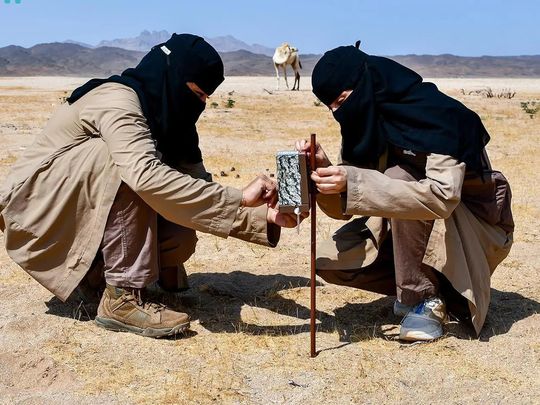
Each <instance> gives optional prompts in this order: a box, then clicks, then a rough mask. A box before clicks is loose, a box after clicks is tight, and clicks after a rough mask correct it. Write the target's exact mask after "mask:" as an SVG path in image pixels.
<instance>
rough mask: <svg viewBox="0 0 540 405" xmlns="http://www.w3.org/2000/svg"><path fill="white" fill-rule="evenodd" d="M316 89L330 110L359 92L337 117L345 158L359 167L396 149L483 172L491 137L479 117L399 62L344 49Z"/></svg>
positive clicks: (332, 55) (330, 56)
mask: <svg viewBox="0 0 540 405" xmlns="http://www.w3.org/2000/svg"><path fill="white" fill-rule="evenodd" d="M312 84H313V93H315V95H316V96H317V97H318V98H319V99H320V100H321V101H323V102H324V103H325V104H326V105H330V104H331V103H332V102H333V101H334V100H335V99H336V98H337V97H338V96H339V95H340V94H341V92H342V91H344V90H350V89H353V92H352V93H351V94H350V95H349V97H348V98H347V100H345V102H344V103H343V104H342V105H341V107H340V108H338V109H337V110H336V111H335V112H334V117H335V118H336V120H337V121H338V122H339V123H340V125H341V135H342V140H343V144H342V147H343V150H342V155H343V158H344V159H345V160H347V161H349V162H351V163H353V164H355V165H358V166H362V167H372V166H374V165H376V163H377V161H378V159H379V157H380V156H381V155H382V153H384V151H385V149H386V146H387V143H391V144H393V145H395V146H398V147H400V148H403V149H409V150H413V151H417V152H425V153H439V154H445V155H450V156H453V157H455V158H456V159H458V160H460V161H462V162H465V163H466V164H467V169H471V170H476V171H479V170H480V169H481V168H482V149H483V148H484V145H485V144H487V142H488V141H489V135H488V133H487V131H486V129H485V128H484V126H483V124H482V122H481V120H480V118H479V117H478V115H477V114H476V113H474V112H473V111H471V110H469V109H468V108H467V107H465V106H464V105H463V104H461V103H460V102H459V101H457V100H454V99H453V98H451V97H448V96H446V95H445V94H443V93H441V92H440V91H439V90H438V89H437V87H436V86H435V85H434V84H432V83H423V82H422V78H421V77H420V76H419V75H418V74H416V73H415V72H413V71H412V70H410V69H408V68H406V67H405V66H402V65H400V64H399V63H397V62H394V61H392V60H390V59H387V58H381V57H376V56H370V55H367V54H365V53H364V52H362V51H360V50H358V49H356V48H355V47H353V46H347V47H339V48H336V49H333V50H331V51H329V52H327V53H325V54H324V56H323V57H322V58H321V59H320V60H319V62H318V63H317V65H316V66H315V68H314V70H313V74H312Z"/></svg>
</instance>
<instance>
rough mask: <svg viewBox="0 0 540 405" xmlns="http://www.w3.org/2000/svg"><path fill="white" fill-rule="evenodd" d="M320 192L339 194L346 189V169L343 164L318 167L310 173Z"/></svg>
mask: <svg viewBox="0 0 540 405" xmlns="http://www.w3.org/2000/svg"><path fill="white" fill-rule="evenodd" d="M311 180H313V181H314V182H315V185H316V186H317V190H319V192H320V193H321V194H339V193H343V192H345V191H347V171H346V170H345V168H344V167H343V166H329V167H319V168H318V169H317V170H316V171H314V172H312V173H311Z"/></svg>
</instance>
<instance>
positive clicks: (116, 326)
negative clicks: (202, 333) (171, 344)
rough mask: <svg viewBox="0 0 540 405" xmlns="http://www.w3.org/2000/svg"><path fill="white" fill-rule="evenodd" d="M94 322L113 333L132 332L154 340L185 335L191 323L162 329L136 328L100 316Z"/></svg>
mask: <svg viewBox="0 0 540 405" xmlns="http://www.w3.org/2000/svg"><path fill="white" fill-rule="evenodd" d="M94 321H95V323H96V325H97V326H99V327H100V328H104V329H107V330H110V331H113V332H130V333H135V334H136V335H140V336H146V337H153V338H160V337H165V336H173V335H176V334H179V333H183V332H185V331H186V330H187V329H188V328H189V321H188V322H185V323H182V324H179V325H176V326H174V327H172V328H162V329H154V328H145V329H142V328H137V327H136V326H130V325H126V324H124V323H122V322H119V321H116V320H114V319H109V318H100V317H98V316H96V318H95V319H94Z"/></svg>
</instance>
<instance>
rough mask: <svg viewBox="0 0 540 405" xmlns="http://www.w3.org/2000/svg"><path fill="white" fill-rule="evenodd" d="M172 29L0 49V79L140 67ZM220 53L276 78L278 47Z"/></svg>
mask: <svg viewBox="0 0 540 405" xmlns="http://www.w3.org/2000/svg"><path fill="white" fill-rule="evenodd" d="M169 37H170V35H169V33H168V32H167V31H152V32H150V31H143V32H142V33H141V34H140V35H139V36H137V37H135V38H120V39H115V40H112V41H101V42H100V43H99V44H97V45H96V46H93V45H90V44H85V43H80V42H76V41H65V42H63V43H58V42H55V43H48V44H38V45H35V46H32V47H30V48H23V47H21V46H16V45H10V46H7V47H4V48H0V76H108V75H112V74H116V73H120V72H122V71H123V70H124V69H126V68H128V67H133V66H135V65H136V64H137V63H138V62H139V61H140V59H141V58H142V57H143V56H144V54H145V53H146V52H147V51H148V50H149V49H150V48H151V47H152V46H154V45H156V44H158V43H161V42H164V41H166V40H167V39H168V38H169ZM207 40H208V41H209V42H210V43H211V44H212V45H213V46H214V47H215V48H216V49H217V50H218V52H219V53H220V54H221V57H222V59H223V62H224V64H225V75H227V76H269V75H274V74H275V73H274V67H273V63H272V58H271V55H272V54H273V49H272V48H269V47H266V46H264V45H258V44H253V45H249V44H247V43H245V42H243V41H240V40H238V39H236V38H234V37H232V36H230V35H228V36H222V37H215V38H207ZM320 57H321V55H314V54H300V59H301V60H302V65H303V71H302V75H310V74H311V71H312V70H313V67H314V66H315V63H317V61H318V60H319V58H320ZM390 58H392V59H394V60H396V61H397V62H399V63H402V64H403V65H405V66H408V67H410V68H411V69H413V70H415V71H417V72H418V73H419V74H420V75H422V76H424V77H540V55H532V56H481V57H463V56H454V55H404V56H391V57H390Z"/></svg>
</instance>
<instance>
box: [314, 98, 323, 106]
mask: <svg viewBox="0 0 540 405" xmlns="http://www.w3.org/2000/svg"><path fill="white" fill-rule="evenodd" d="M313 105H314V106H315V107H320V106H321V105H322V102H321V100H319V99H318V98H316V99H315V101H314V102H313Z"/></svg>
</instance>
